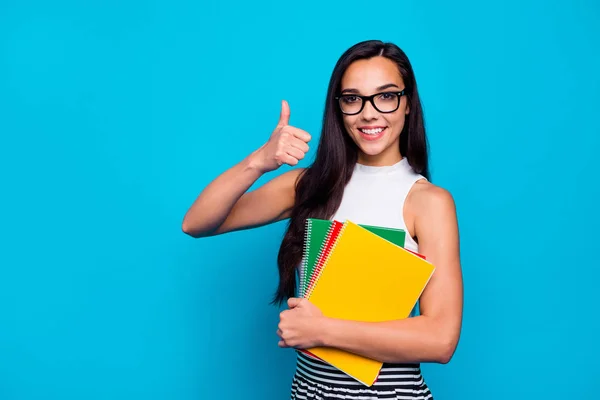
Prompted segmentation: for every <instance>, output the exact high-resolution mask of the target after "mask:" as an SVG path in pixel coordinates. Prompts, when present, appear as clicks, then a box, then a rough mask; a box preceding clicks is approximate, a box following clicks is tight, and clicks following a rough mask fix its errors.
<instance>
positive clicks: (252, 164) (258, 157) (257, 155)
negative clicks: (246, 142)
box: [244, 147, 266, 174]
mask: <svg viewBox="0 0 600 400" xmlns="http://www.w3.org/2000/svg"><path fill="white" fill-rule="evenodd" d="M261 149H262V147H261V148H260V149H258V150H255V151H253V152H252V154H250V155H249V156H248V157H246V159H245V160H244V161H245V163H244V166H245V169H247V170H249V171H254V172H257V173H260V174H264V173H265V172H266V171H265V169H264V166H263V162H262V160H263V156H262V154H261Z"/></svg>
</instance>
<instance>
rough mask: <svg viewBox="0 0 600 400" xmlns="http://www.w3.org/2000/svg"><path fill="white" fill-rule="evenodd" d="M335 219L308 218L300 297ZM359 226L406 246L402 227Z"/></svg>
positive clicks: (304, 290)
mask: <svg viewBox="0 0 600 400" xmlns="http://www.w3.org/2000/svg"><path fill="white" fill-rule="evenodd" d="M332 222H333V221H330V220H324V219H317V218H307V220H306V232H305V239H304V252H303V256H302V266H303V268H302V271H303V273H302V274H300V293H299V296H300V297H304V295H305V294H306V289H307V288H308V284H309V282H310V277H311V276H312V274H313V271H314V267H315V264H316V262H317V260H318V258H319V255H320V254H321V251H322V247H323V244H325V243H326V242H327V238H328V235H329V230H330V228H331V225H332ZM359 226H361V227H363V228H365V229H367V230H368V231H370V232H372V233H374V234H376V235H378V236H380V237H382V238H383V239H386V240H388V241H390V242H392V243H394V244H395V245H397V246H400V247H404V240H405V238H406V232H405V231H404V230H402V229H397V228H388V227H383V226H373V225H364V224H363V225H361V224H359Z"/></svg>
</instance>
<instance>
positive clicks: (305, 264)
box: [299, 218, 312, 297]
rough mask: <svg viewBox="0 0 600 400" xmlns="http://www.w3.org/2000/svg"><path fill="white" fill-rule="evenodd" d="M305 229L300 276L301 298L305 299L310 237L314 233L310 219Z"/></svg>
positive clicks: (307, 220)
mask: <svg viewBox="0 0 600 400" xmlns="http://www.w3.org/2000/svg"><path fill="white" fill-rule="evenodd" d="M304 228H305V229H304V246H303V249H302V261H301V265H302V273H301V274H300V294H299V297H304V285H305V284H306V282H305V281H306V271H307V269H308V245H309V243H310V237H311V233H312V221H311V220H310V219H308V218H307V219H306V224H305V227H304Z"/></svg>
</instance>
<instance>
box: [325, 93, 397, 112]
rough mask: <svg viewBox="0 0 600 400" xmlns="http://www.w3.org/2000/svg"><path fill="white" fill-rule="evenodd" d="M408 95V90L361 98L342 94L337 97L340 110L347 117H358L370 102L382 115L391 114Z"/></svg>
mask: <svg viewBox="0 0 600 400" xmlns="http://www.w3.org/2000/svg"><path fill="white" fill-rule="evenodd" d="M405 94H406V89H403V90H401V91H400V92H380V93H375V94H372V95H371V96H360V95H358V94H350V93H348V94H342V95H339V96H336V97H335V99H336V100H337V101H338V104H339V106H340V110H342V113H344V114H346V115H356V114H358V113H360V112H361V111H362V110H363V108H364V107H365V103H366V102H367V101H370V102H371V104H372V105H373V107H374V108H375V109H376V110H377V111H379V112H380V113H391V112H394V111H396V110H397V109H398V107H400V98H401V97H402V96H404V95H405Z"/></svg>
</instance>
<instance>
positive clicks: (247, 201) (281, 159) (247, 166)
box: [182, 101, 311, 238]
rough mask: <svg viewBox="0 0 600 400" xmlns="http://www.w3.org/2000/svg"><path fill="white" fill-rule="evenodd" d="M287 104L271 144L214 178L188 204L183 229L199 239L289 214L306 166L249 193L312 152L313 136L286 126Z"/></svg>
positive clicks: (246, 227)
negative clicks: (261, 180) (262, 180)
mask: <svg viewBox="0 0 600 400" xmlns="http://www.w3.org/2000/svg"><path fill="white" fill-rule="evenodd" d="M289 116H290V111H289V106H288V105H287V102H285V101H284V102H283V103H282V108H281V115H280V118H279V123H278V125H277V127H276V128H275V130H274V131H273V133H272V134H271V137H270V139H269V141H268V142H267V143H265V144H264V145H263V146H262V147H261V148H260V149H258V150H256V151H254V152H253V153H252V154H250V155H249V156H248V157H246V158H245V159H244V160H243V161H242V162H240V163H239V164H236V165H235V166H233V167H232V168H230V169H228V170H227V171H225V172H224V173H222V174H221V175H219V176H218V177H217V178H216V179H215V180H213V181H212V182H211V183H210V184H209V185H208V186H206V188H204V189H203V190H202V192H201V193H200V194H199V195H198V197H197V198H196V200H195V201H194V203H193V204H192V205H191V207H190V208H189V209H188V211H187V213H186V215H185V217H184V219H183V223H182V230H183V231H184V232H185V233H186V234H188V235H190V236H192V237H196V238H200V237H207V236H214V235H218V234H222V233H226V232H231V231H235V230H241V229H248V228H254V227H257V226H262V225H265V224H268V223H271V222H276V221H279V220H281V219H284V218H286V217H288V216H289V212H290V211H291V209H292V207H293V206H294V200H295V191H296V183H297V181H298V178H299V177H300V175H301V173H302V172H303V169H301V168H298V169H293V170H291V171H289V172H286V173H284V174H282V175H280V176H277V177H275V178H274V179H272V180H271V181H269V182H267V183H266V184H264V185H263V186H261V187H259V188H257V189H256V190H253V191H251V192H247V191H248V189H249V188H250V187H251V186H252V185H253V184H254V183H255V182H256V180H257V179H258V178H260V177H261V176H262V175H263V174H265V173H266V172H269V171H272V170H275V169H277V168H279V167H280V166H281V165H282V164H288V165H291V166H295V165H297V164H298V161H299V160H301V159H303V158H304V156H305V154H306V152H307V151H308V149H309V148H308V144H307V143H308V142H309V141H310V139H311V137H310V135H309V134H308V133H307V132H305V131H303V130H301V129H298V128H294V127H292V126H289V125H288V122H289Z"/></svg>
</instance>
